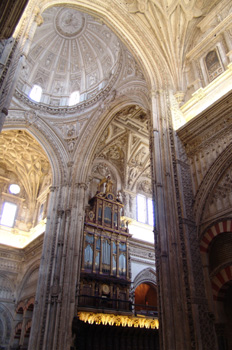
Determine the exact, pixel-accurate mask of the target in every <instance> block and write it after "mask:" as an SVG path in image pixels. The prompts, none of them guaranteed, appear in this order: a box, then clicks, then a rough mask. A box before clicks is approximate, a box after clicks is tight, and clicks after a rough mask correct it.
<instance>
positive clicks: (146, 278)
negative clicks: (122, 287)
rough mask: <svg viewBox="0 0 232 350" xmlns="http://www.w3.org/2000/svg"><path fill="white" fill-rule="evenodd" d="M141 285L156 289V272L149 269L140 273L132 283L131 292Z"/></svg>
mask: <svg viewBox="0 0 232 350" xmlns="http://www.w3.org/2000/svg"><path fill="white" fill-rule="evenodd" d="M142 283H147V284H151V285H153V286H154V287H156V284H157V283H156V272H155V270H153V269H151V268H150V267H148V268H146V269H144V270H142V271H140V272H139V273H138V274H137V276H136V277H135V279H134V281H133V291H135V289H136V288H137V287H138V286H139V285H140V284H142Z"/></svg>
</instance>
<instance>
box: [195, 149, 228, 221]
mask: <svg viewBox="0 0 232 350" xmlns="http://www.w3.org/2000/svg"><path fill="white" fill-rule="evenodd" d="M231 165H232V143H231V144H230V145H229V146H228V147H227V148H226V149H225V150H224V151H223V152H222V153H221V154H220V156H219V157H218V158H217V159H216V160H215V161H214V163H213V164H212V165H211V167H210V169H209V170H208V172H207V174H206V176H205V177H204V179H203V181H202V183H201V185H200V187H199V189H198V192H197V195H196V198H195V205H194V212H195V216H196V224H197V226H198V227H199V225H200V224H201V220H202V217H203V214H204V208H205V205H206V202H207V200H208V198H209V196H210V193H211V192H212V191H213V189H214V187H215V185H216V184H217V183H218V181H219V180H220V178H221V177H222V175H223V174H224V173H225V171H226V170H227V169H228V168H229V167H230V166H231Z"/></svg>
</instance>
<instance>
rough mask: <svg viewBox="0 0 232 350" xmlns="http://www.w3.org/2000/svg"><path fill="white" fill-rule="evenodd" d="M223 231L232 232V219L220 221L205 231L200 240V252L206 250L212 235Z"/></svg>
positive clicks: (214, 235) (212, 237)
mask: <svg viewBox="0 0 232 350" xmlns="http://www.w3.org/2000/svg"><path fill="white" fill-rule="evenodd" d="M224 232H232V220H224V221H220V222H218V223H216V224H215V225H213V226H211V227H210V228H209V229H208V230H207V231H206V232H205V234H204V236H203V237H202V239H201V242H200V250H201V252H207V251H208V249H209V245H210V243H211V242H212V240H213V239H214V237H216V236H217V235H219V234H220V233H224Z"/></svg>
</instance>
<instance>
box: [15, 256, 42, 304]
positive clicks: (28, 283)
mask: <svg viewBox="0 0 232 350" xmlns="http://www.w3.org/2000/svg"><path fill="white" fill-rule="evenodd" d="M39 266H40V261H39V260H37V261H36V262H35V263H34V264H33V265H32V266H31V267H30V268H29V269H28V270H27V272H26V273H25V275H24V276H23V278H22V281H21V284H20V286H19V288H18V297H17V299H18V301H19V302H20V304H19V305H23V310H24V309H25V308H26V306H29V304H28V302H29V301H30V300H31V301H34V297H35V293H36V288H37V282H38V274H39ZM36 277H37V278H36ZM27 301H28V302H27ZM21 303H22V304H21Z"/></svg>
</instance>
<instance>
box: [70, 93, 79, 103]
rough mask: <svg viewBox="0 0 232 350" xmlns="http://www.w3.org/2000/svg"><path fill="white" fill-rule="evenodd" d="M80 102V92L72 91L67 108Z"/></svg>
mask: <svg viewBox="0 0 232 350" xmlns="http://www.w3.org/2000/svg"><path fill="white" fill-rule="evenodd" d="M79 102H80V91H78V90H77V91H74V92H72V93H71V95H70V97H69V106H74V105H76V104H77V103H79Z"/></svg>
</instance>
